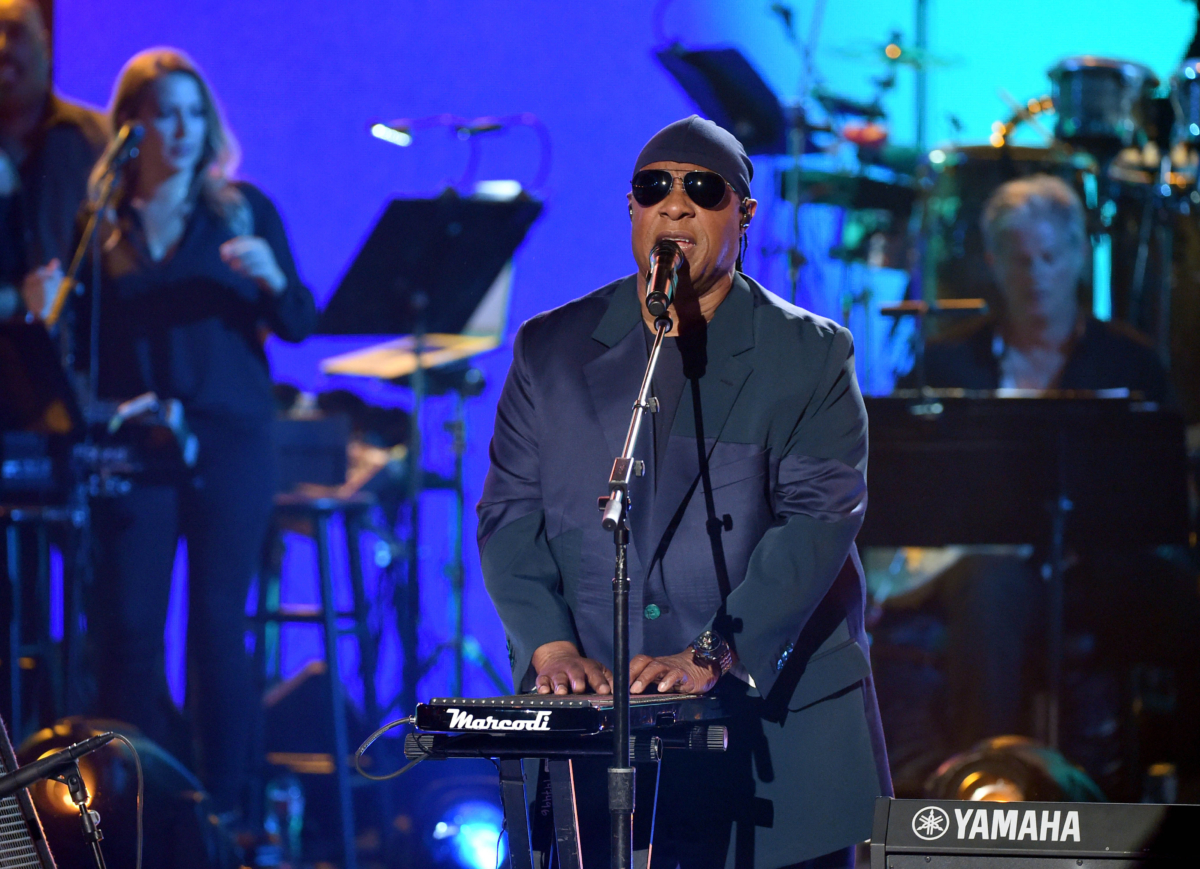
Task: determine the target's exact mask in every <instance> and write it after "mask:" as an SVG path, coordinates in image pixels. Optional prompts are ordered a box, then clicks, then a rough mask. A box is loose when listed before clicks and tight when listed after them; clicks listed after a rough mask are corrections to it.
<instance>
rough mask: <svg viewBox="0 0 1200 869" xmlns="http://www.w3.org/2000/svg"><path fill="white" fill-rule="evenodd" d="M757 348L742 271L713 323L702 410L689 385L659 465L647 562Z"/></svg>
mask: <svg viewBox="0 0 1200 869" xmlns="http://www.w3.org/2000/svg"><path fill="white" fill-rule="evenodd" d="M753 347H754V298H753V296H752V294H751V290H750V287H749V285H748V284H747V283H746V280H745V278H743V277H742V276H741V275H740V274H737V275H735V276H734V281H733V288H732V289H731V290H730V291H729V295H728V296H727V297H726V298H725V301H723V302H722V303H721V305H720V307H718V308H717V311H716V314H715V315H714V316H713V319H712V321H711V322H710V323H709V324H708V336H707V356H708V358H707V363H706V365H705V369H704V374H703V376H702V377H701V378H700V380H699V393H700V396H699V409H700V413H699V414H697V413H696V402H695V399H694V395H693V391H692V386H691V383H690V382H689V383H688V384H687V385H686V386H685V387H684V391H683V396H682V397H681V398H680V400H679V408H678V409H677V410H676V411H675V422H674V425H673V426H672V428H671V431H672V437H671V441H670V443H669V444H668V447H667V451H666V455H665V456H664V457H663V466H662V468H660V469H658V472H659V477H658V490H657V492H656V493H655V502H654V518H653V522H652V523H651V528H650V538H649V539H650V540H652V541H653V547H654V548H653V549H644V550H643V551H645V552H647V555H649V558H648V559H646V561H647V562H648V564H647V566H649V563H652V562H653V560H654V559H655V558H656V557H657V555H658V550H659V549H660V548H661V547H662V544H663V535H664V534H665V533H666V531H667V527H668V525H669V524H670V523H671V520H672V519H673V518H674V516H675V514H676V512H677V511H678V510H679V507H680V506H681V504H682V503H683V501H684V499H685V498H686V497H687V495H688V493H689V492H690V491H691V490H692V488H693V486H694V485H695V484H696V482H697V481H698V479H699V477H700V471H701V469H702V466H701V462H702V461H703V462H705V463H707V461H708V458H709V456H711V454H712V449H713V447H714V446H715V445H716V441H717V439H718V438H719V437H720V436H721V432H722V430H724V428H725V423H726V421H727V420H728V419H729V413H730V411H731V410H732V409H733V405H734V402H736V401H737V397H738V395H740V394H741V391H742V387H743V386H744V385H745V383H746V378H748V377H749V376H750V372H751V371H753V367H752V366H751V365H750V364H749V363H748V362H747V361H745V360H743V359H739V358H738V356H739V355H740V354H743V353H745V352H746V351H748V350H750V349H752V348H753ZM681 435H686V436H681ZM701 452H703V458H702V457H701Z"/></svg>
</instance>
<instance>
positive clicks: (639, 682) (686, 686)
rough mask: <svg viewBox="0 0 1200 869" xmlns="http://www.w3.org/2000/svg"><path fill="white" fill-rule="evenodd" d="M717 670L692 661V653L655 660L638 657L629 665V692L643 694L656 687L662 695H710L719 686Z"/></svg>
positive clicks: (718, 672)
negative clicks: (715, 686)
mask: <svg viewBox="0 0 1200 869" xmlns="http://www.w3.org/2000/svg"><path fill="white" fill-rule="evenodd" d="M720 675H721V674H720V671H719V669H718V668H717V667H715V666H713V667H703V666H701V665H699V664H697V663H696V662H695V661H694V660H693V659H692V650H691V649H685V650H684V651H682V652H680V653H679V654H678V655H665V656H663V657H660V658H651V657H650V656H649V655H637V656H635V657H634V658H633V659H632V660H630V662H629V679H630V684H629V691H630V693H631V694H641V693H642V692H643V691H645V690H647V689H648V688H651V687H654V688H655V689H656V690H658V691H659V692H660V693H662V694H666V693H672V694H706V693H708V692H709V691H711V690H712V687H713V686H714V685H716V684H717V678H718V677H719V676H720Z"/></svg>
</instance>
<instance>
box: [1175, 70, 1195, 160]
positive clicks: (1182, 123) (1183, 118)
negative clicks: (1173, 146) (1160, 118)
mask: <svg viewBox="0 0 1200 869" xmlns="http://www.w3.org/2000/svg"><path fill="white" fill-rule="evenodd" d="M1171 105H1172V106H1173V107H1174V109H1175V131H1174V139H1175V141H1177V142H1188V143H1190V144H1193V145H1195V144H1198V143H1200V58H1195V57H1191V58H1188V59H1187V60H1185V61H1184V62H1183V65H1182V66H1180V67H1179V69H1177V70H1176V71H1175V73H1174V74H1173V75H1172V76H1171Z"/></svg>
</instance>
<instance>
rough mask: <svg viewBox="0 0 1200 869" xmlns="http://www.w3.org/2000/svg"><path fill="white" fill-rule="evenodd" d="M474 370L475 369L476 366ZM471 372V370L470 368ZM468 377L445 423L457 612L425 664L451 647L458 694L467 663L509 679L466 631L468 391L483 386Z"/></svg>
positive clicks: (503, 687)
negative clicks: (445, 638) (449, 458)
mask: <svg viewBox="0 0 1200 869" xmlns="http://www.w3.org/2000/svg"><path fill="white" fill-rule="evenodd" d="M472 370H474V369H472ZM467 375H468V376H469V375H470V372H467ZM468 382H469V381H468V379H467V377H464V378H463V381H462V382H461V383H460V384H459V385H458V386H456V387H455V389H454V417H453V418H452V419H451V420H449V421H448V422H446V423H445V429H446V431H447V432H448V433H449V434H450V435H451V437H452V438H453V449H454V478H453V481H454V486H453V491H454V524H453V531H452V533H453V538H452V541H453V542H452V551H453V555H452V557H451V561H450V564H449V565H447V566H446V568H445V572H446V575H447V577H448V578H449V580H450V600H451V607H452V610H453V612H454V634H453V636H452V637H451V638H450V640H448V641H447V642H444V643H441V644H440V645H438V647H437V648H436V649H434V650H433V652H432V653H431V654H430V655H429V657H428V658H426V660H425V662H424V663H423V664H422V670H423V671H427V670H428V669H429V668H430V667H431V666H432V665H433V663H434V662H435V661H436V660H437V658H438V657H439V656H440V655H441V653H442V652H444V651H446V650H447V649H449V650H450V651H451V652H452V653H453V656H454V676H453V680H452V682H451V690H452V692H453V693H454V696H456V697H461V696H463V682H464V678H465V675H466V665H467V664H471V665H473V666H475V667H478V668H479V670H480V671H481V672H482V673H483V674H484V675H485V676H486V677H487V678H488V681H489V682H491V683H492V686H493V687H494V688H495V689H496V690H497V691H507V690H508V683H507V681H506V680H505V678H504V676H502V675H501V674H500V671H499V670H497V669H496V667H495V665H494V664H492V662H491V660H489V659H488V657H487V655H486V654H484V651H483V647H482V645H481V644H480V642H479V640H477V639H475V637H473V636H471V635H470V634H468V633H467V632H466V579H467V567H466V560H465V558H464V556H463V543H464V537H465V535H464V519H465V515H466V507H467V504H466V492H465V489H464V487H463V457H464V455H465V454H466V450H467V421H466V398H467V396H468V395H478V394H479V391H480V390H482V387H483V380H482V377H481V376H480V377H477V378H475V380H474V381H470V382H474V383H478V385H479V389H478V390H476V389H474V388H471V389H470V390H469V391H468V389H467V384H468Z"/></svg>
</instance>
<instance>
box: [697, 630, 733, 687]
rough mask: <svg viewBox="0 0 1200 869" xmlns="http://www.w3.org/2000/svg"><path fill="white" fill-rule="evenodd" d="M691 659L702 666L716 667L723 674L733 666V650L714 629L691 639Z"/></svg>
mask: <svg viewBox="0 0 1200 869" xmlns="http://www.w3.org/2000/svg"><path fill="white" fill-rule="evenodd" d="M692 660H693V661H694V662H695V663H697V664H699V665H700V666H702V667H713V666H715V667H718V668H720V674H721V675H722V676H724V675H725V674H726V673H728V672H729V669H730V668H731V667H732V666H733V650H732V649H730V648H729V643H727V642H725V638H724V637H722V636H721V635H720V634H718V633H717V632H716V631H705V632H704V633H702V634H701V635H700V636H698V637H696V639H694V640H692Z"/></svg>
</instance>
